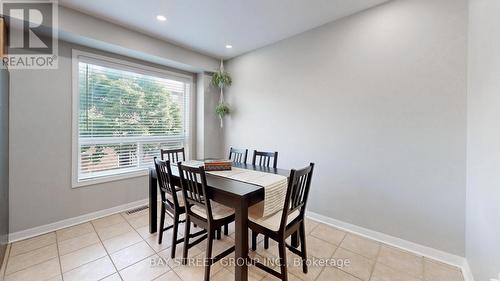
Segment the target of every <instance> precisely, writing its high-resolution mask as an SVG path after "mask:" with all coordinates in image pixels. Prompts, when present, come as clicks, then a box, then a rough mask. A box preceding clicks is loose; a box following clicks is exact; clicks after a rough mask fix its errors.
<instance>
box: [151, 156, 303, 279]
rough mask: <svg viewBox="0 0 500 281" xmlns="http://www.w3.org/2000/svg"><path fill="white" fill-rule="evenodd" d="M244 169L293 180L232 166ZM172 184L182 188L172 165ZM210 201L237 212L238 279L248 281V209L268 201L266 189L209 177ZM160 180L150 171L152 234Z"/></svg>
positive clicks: (254, 168) (268, 169)
mask: <svg viewBox="0 0 500 281" xmlns="http://www.w3.org/2000/svg"><path fill="white" fill-rule="evenodd" d="M232 166H233V167H235V168H240V169H247V170H252V171H259V172H264V173H272V174H277V175H282V176H286V177H289V176H290V170H286V169H279V168H273V167H264V166H257V165H251V164H244V163H232ZM171 170H172V177H171V178H172V181H173V184H174V185H175V186H180V177H179V170H178V169H177V166H176V165H171ZM206 179H207V195H206V196H207V197H208V198H209V199H211V200H213V201H215V202H218V203H221V204H224V205H226V206H228V207H231V208H233V209H234V213H235V221H234V223H235V228H234V229H235V253H234V254H235V261H236V262H235V263H234V266H235V271H234V272H235V275H234V280H236V281H247V280H248V264H249V258H248V248H249V247H248V208H249V207H251V206H253V205H255V204H257V203H259V202H261V201H263V200H264V195H265V194H264V187H262V186H258V185H255V184H251V183H247V182H242V181H238V180H235V179H230V178H227V177H221V176H216V175H212V174H210V173H207V175H206ZM157 200H158V180H157V176H156V171H155V169H154V168H151V169H150V170H149V208H150V212H149V232H150V233H155V232H157V227H158V218H157V212H156V210H157V204H158V201H157ZM291 245H292V246H293V247H298V245H299V239H298V234H294V235H292V241H291Z"/></svg>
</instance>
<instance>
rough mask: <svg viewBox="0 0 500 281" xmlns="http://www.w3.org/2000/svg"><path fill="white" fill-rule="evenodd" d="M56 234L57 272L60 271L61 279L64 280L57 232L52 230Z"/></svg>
mask: <svg viewBox="0 0 500 281" xmlns="http://www.w3.org/2000/svg"><path fill="white" fill-rule="evenodd" d="M54 234H55V235H56V250H57V261H59V273H61V280H62V281H64V276H63V272H62V264H61V255H60V253H59V242H58V241H57V233H56V232H55V231H54Z"/></svg>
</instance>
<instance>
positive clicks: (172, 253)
mask: <svg viewBox="0 0 500 281" xmlns="http://www.w3.org/2000/svg"><path fill="white" fill-rule="evenodd" d="M178 228H179V215H178V214H177V213H176V214H175V215H174V229H173V232H172V246H171V248H172V249H171V250H170V258H172V259H173V258H175V248H176V246H177V230H178Z"/></svg>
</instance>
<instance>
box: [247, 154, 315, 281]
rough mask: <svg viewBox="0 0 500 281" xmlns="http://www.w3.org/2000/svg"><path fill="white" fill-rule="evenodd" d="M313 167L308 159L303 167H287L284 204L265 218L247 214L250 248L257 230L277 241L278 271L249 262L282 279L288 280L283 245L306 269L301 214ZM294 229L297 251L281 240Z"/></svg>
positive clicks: (305, 202) (304, 240)
mask: <svg viewBox="0 0 500 281" xmlns="http://www.w3.org/2000/svg"><path fill="white" fill-rule="evenodd" d="M313 170H314V163H311V164H310V165H309V166H308V167H306V168H303V169H300V170H292V171H291V173H290V178H289V182H288V187H287V192H286V197H285V204H284V206H283V209H282V210H281V211H280V212H277V213H275V214H274V215H271V216H268V217H265V218H259V217H252V216H249V222H248V227H249V228H250V229H251V230H252V250H253V251H255V250H256V244H257V235H256V234H257V233H261V234H264V235H265V236H266V237H270V238H271V239H273V240H275V241H276V242H278V252H279V259H280V272H277V271H275V270H273V269H271V268H269V267H267V266H265V265H264V264H262V263H259V262H258V261H256V260H252V263H253V264H254V265H255V266H257V267H258V268H260V269H262V270H264V271H266V272H268V273H270V274H272V275H274V276H276V277H277V278H280V279H281V280H284V281H286V280H288V275H287V262H286V248H288V249H289V250H290V251H291V252H292V253H294V254H296V255H298V256H300V257H301V258H302V271H303V272H304V273H307V247H306V232H305V222H304V217H305V211H306V205H307V198H308V196H309V189H310V187H311V179H312V175H313ZM297 231H298V232H299V237H300V246H301V249H300V251H299V250H298V249H295V248H294V247H292V246H290V245H288V244H286V242H285V241H286V239H287V238H288V237H289V236H291V235H292V234H294V233H296V232H297Z"/></svg>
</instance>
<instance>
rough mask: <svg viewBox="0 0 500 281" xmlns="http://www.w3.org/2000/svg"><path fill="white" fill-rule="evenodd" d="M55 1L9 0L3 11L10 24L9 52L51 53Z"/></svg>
mask: <svg viewBox="0 0 500 281" xmlns="http://www.w3.org/2000/svg"><path fill="white" fill-rule="evenodd" d="M52 5H53V3H48V2H40V3H33V2H24V3H23V2H7V3H4V4H3V6H2V8H3V13H4V14H5V15H7V25H8V26H9V42H8V48H9V49H8V53H9V54H32V53H38V54H51V53H52V38H53V32H54V31H53V28H52V27H53V23H52V19H53V15H52V12H53V7H52Z"/></svg>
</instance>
